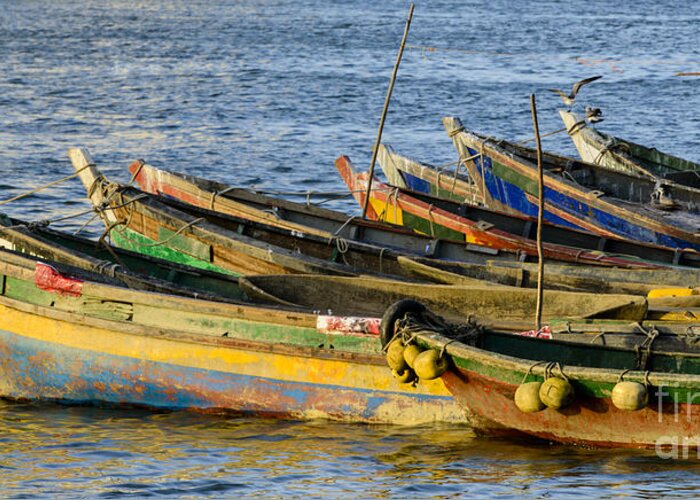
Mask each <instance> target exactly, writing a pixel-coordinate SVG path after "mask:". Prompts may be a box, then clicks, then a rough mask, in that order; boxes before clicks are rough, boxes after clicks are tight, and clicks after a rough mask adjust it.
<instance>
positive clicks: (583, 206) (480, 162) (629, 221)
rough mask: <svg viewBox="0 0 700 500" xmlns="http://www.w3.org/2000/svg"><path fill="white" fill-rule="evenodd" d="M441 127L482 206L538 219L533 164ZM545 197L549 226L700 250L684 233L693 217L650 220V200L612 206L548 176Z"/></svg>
mask: <svg viewBox="0 0 700 500" xmlns="http://www.w3.org/2000/svg"><path fill="white" fill-rule="evenodd" d="M443 123H444V124H445V127H446V129H447V130H448V132H449V133H450V134H451V136H452V139H453V142H454V143H455V146H456V147H457V149H458V151H459V152H460V155H462V157H464V158H470V160H469V161H467V162H466V165H467V169H468V170H469V174H470V177H471V178H472V179H473V180H474V182H475V184H476V185H477V186H481V189H482V195H483V200H484V204H485V205H486V206H488V207H490V208H493V209H497V210H504V211H507V212H510V213H513V214H517V215H524V216H528V217H534V216H537V212H538V201H537V198H538V192H539V191H538V181H537V167H536V165H534V166H533V164H532V163H531V162H529V161H528V160H523V159H521V158H520V157H518V156H516V155H514V154H512V153H511V152H510V151H505V150H503V151H502V150H501V149H499V148H500V143H494V144H496V145H495V146H493V147H492V146H491V143H489V141H488V140H486V139H484V138H482V137H480V136H477V135H474V134H471V133H467V132H466V131H464V130H463V129H461V128H460V127H461V123H460V122H459V120H457V119H454V118H445V119H443ZM492 142H493V141H492ZM550 156H551V155H550ZM562 161H563V160H562ZM589 174H590V175H594V174H592V173H590V172H589ZM611 175H612V174H611ZM610 182H611V183H615V182H619V183H623V180H622V179H612V180H610ZM637 182H639V183H641V182H642V181H641V180H638V181H637ZM648 184H649V183H648V182H647V183H646V184H645V185H648ZM652 184H653V183H652ZM610 187H611V188H612V187H615V188H618V189H619V188H620V187H619V186H610ZM629 188H630V189H631V188H632V186H631V185H630V186H629ZM544 197H545V213H544V219H545V220H546V221H548V222H552V223H556V224H559V225H568V226H569V227H573V228H577V229H582V230H588V231H593V232H595V233H597V234H600V235H603V236H620V237H623V238H627V239H631V240H634V241H640V242H644V243H652V244H655V245H660V246H664V247H668V248H678V249H693V250H700V240H699V239H698V237H697V236H696V235H695V234H694V232H692V231H691V230H690V229H688V228H689V227H690V226H691V225H692V224H691V222H689V221H691V219H692V223H693V224H694V223H695V219H694V217H695V215H694V214H692V213H688V214H686V215H687V217H686V219H687V220H685V221H684V222H682V223H681V219H680V218H679V219H678V220H676V221H675V222H673V221H672V219H671V218H669V219H668V222H667V221H666V218H665V217H663V216H662V214H661V213H660V212H661V211H660V210H656V211H655V217H653V218H652V217H649V216H647V215H646V214H647V213H651V212H652V211H653V210H652V209H651V208H650V207H649V206H648V202H649V199H641V198H643V197H641V198H640V199H639V200H637V197H636V195H635V196H632V197H631V198H634V199H635V201H636V203H630V202H622V201H619V200H618V201H615V200H613V199H612V198H608V196H606V195H605V194H604V193H602V192H600V191H597V190H594V189H589V188H586V187H584V186H580V185H579V183H578V182H574V181H571V182H569V181H567V180H565V179H564V178H563V177H562V178H560V177H559V176H555V175H553V174H550V173H549V172H547V173H546V174H545V179H544ZM644 203H647V205H644ZM663 215H664V216H666V215H668V213H665V214H663ZM662 219H663V221H662Z"/></svg>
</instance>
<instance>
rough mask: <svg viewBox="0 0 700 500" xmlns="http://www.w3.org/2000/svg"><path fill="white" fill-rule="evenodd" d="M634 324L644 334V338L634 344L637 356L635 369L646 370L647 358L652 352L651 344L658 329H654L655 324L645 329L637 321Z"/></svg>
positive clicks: (657, 334)
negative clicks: (636, 344)
mask: <svg viewBox="0 0 700 500" xmlns="http://www.w3.org/2000/svg"><path fill="white" fill-rule="evenodd" d="M635 326H637V328H638V329H639V330H640V331H641V332H642V333H643V334H645V335H646V338H645V339H644V341H643V342H642V343H641V344H639V345H638V346H636V347H635V348H634V351H635V354H636V356H637V360H636V362H637V369H638V370H646V369H647V365H648V364H649V359H650V358H651V356H652V354H653V346H654V342H655V341H656V339H657V338H658V337H659V335H660V332H659V330H657V329H656V327H655V326H653V325H652V326H651V327H649V329H648V330H647V329H645V328H644V327H643V326H642V325H640V324H639V323H636V324H635Z"/></svg>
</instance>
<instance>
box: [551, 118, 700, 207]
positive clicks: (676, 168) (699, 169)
mask: <svg viewBox="0 0 700 500" xmlns="http://www.w3.org/2000/svg"><path fill="white" fill-rule="evenodd" d="M559 114H560V115H561V118H562V120H563V121H564V125H566V129H567V132H568V134H569V136H570V137H571V139H572V140H573V142H574V145H575V146H576V149H577V150H578V154H579V156H581V159H582V160H583V161H586V162H588V163H594V164H596V165H601V166H603V167H606V168H608V169H610V170H616V171H619V172H623V173H626V174H631V175H636V176H642V177H647V178H650V179H652V180H654V181H655V182H657V183H658V186H659V194H661V192H662V191H663V190H666V191H668V188H665V187H664V186H666V185H668V184H669V183H670V182H673V183H676V184H679V185H681V186H687V188H686V190H687V193H688V194H687V196H685V198H686V199H687V200H690V202H692V203H694V204H695V206H698V205H700V189H699V188H700V164H698V163H695V162H692V161H689V160H684V159H683V158H678V157H677V156H673V155H670V154H668V153H663V152H661V151H659V150H658V149H656V148H648V147H646V146H642V145H641V144H636V143H634V142H632V141H628V140H626V139H620V138H618V137H615V136H612V135H608V134H604V133H603V132H600V131H599V130H597V129H596V128H595V127H593V126H592V125H591V123H590V122H589V121H587V120H586V118H585V117H583V116H581V115H578V114H576V113H573V112H571V111H566V110H560V111H559ZM674 189H675V190H679V189H683V188H682V187H680V186H675V188H674ZM666 201H667V203H673V202H674V200H673V199H670V200H666Z"/></svg>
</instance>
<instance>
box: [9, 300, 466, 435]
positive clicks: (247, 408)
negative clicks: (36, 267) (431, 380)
mask: <svg viewBox="0 0 700 500" xmlns="http://www.w3.org/2000/svg"><path fill="white" fill-rule="evenodd" d="M38 312H42V311H40V310H39V311H38ZM0 314H2V318H3V319H2V321H1V322H0V324H2V327H1V328H0V352H1V353H2V356H1V359H0V380H1V381H2V382H0V394H2V396H4V397H9V398H15V399H31V400H37V399H38V400H56V401H63V402H70V403H117V404H129V405H141V406H147V407H152V408H166V409H201V410H229V411H235V412H244V413H251V414H256V415H269V416H277V417H285V418H327V419H333V420H343V421H353V422H370V423H374V422H376V423H395V424H420V423H429V422H434V421H448V422H464V421H465V418H464V412H462V411H460V410H459V409H458V408H456V407H455V404H454V402H453V400H452V398H451V397H450V396H449V395H448V394H447V393H444V392H443V393H442V394H439V393H440V391H439V390H437V391H435V392H437V393H438V394H429V393H428V394H425V393H424V394H418V393H416V392H413V393H411V391H410V390H409V391H406V390H404V389H402V388H399V387H396V384H394V383H392V380H391V375H390V373H389V372H388V369H387V368H386V366H385V365H384V364H383V363H382V361H383V360H382V359H381V358H378V359H376V360H375V361H376V362H375V363H373V364H370V363H358V362H352V361H345V360H334V359H323V358H321V357H305V356H295V355H292V354H289V353H286V354H275V353H270V352H263V351H254V350H250V349H240V348H235V347H233V346H230V345H225V344H224V345H217V344H216V343H212V344H211V345H206V344H203V345H197V344H192V343H190V342H186V341H182V342H178V341H177V340H176V339H174V338H167V339H163V338H150V337H144V336H139V335H128V334H123V333H121V332H119V331H116V330H114V329H112V328H111V327H108V326H107V325H97V324H92V323H94V322H89V321H84V320H83V319H82V318H71V317H69V316H65V317H64V318H63V319H58V318H56V317H51V316H55V315H51V316H49V315H48V313H47V314H46V315H42V314H33V313H31V312H26V311H21V310H19V309H13V308H11V307H8V306H7V303H6V302H5V301H4V300H2V302H0ZM222 344H223V343H222Z"/></svg>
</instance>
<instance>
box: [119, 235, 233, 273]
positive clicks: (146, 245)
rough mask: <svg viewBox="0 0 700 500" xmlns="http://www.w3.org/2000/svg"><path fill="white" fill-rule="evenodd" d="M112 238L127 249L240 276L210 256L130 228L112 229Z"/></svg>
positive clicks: (198, 267)
mask: <svg viewBox="0 0 700 500" xmlns="http://www.w3.org/2000/svg"><path fill="white" fill-rule="evenodd" d="M110 238H111V239H112V242H113V243H114V244H115V245H117V246H119V247H120V248H124V249H126V250H131V251H133V252H138V253H142V254H144V255H150V256H152V257H158V258H160V259H165V260H169V261H171V262H177V263H178V264H185V265H187V266H192V267H196V268H197V269H205V270H207V271H215V272H219V273H225V274H230V275H232V276H240V273H236V272H234V271H232V270H230V269H226V268H225V267H222V266H217V265H215V264H212V263H210V262H209V259H208V258H207V259H206V260H202V259H199V258H197V257H195V256H192V255H190V254H188V253H186V252H183V251H181V250H180V249H178V248H177V247H175V246H173V245H171V244H170V242H169V244H167V245H158V242H157V241H155V240H153V239H151V238H148V237H147V236H144V235H143V234H141V233H138V232H136V231H132V230H131V229H128V228H124V227H120V228H115V229H112V231H111V232H110Z"/></svg>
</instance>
